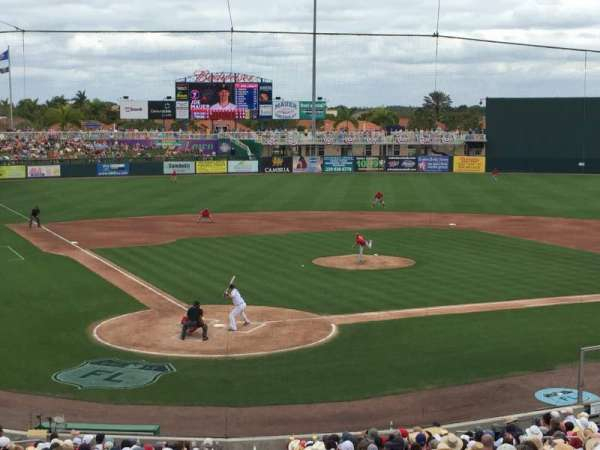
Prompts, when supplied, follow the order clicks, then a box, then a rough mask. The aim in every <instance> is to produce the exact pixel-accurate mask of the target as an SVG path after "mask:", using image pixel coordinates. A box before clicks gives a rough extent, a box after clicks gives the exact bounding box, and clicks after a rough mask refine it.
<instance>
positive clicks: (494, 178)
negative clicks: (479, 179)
mask: <svg viewBox="0 0 600 450" xmlns="http://www.w3.org/2000/svg"><path fill="white" fill-rule="evenodd" d="M498 175H500V171H499V170H498V169H496V168H494V170H492V180H494V181H498Z"/></svg>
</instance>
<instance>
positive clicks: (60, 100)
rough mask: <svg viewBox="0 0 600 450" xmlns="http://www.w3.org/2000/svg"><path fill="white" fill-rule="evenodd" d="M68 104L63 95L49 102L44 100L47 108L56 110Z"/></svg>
mask: <svg viewBox="0 0 600 450" xmlns="http://www.w3.org/2000/svg"><path fill="white" fill-rule="evenodd" d="M67 103H68V101H67V99H66V98H65V96H64V95H56V96H54V97H52V98H51V99H50V100H46V106H47V107H48V108H56V107H58V106H65V105H66V104H67Z"/></svg>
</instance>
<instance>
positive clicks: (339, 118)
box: [333, 106, 358, 128]
mask: <svg viewBox="0 0 600 450" xmlns="http://www.w3.org/2000/svg"><path fill="white" fill-rule="evenodd" d="M336 111H337V115H336V116H335V119H333V128H337V126H338V125H339V124H340V123H345V124H346V128H348V122H350V123H351V124H352V125H354V126H355V127H358V120H356V119H355V118H354V111H353V110H352V109H350V108H346V107H345V106H340V107H338V108H337V110H336Z"/></svg>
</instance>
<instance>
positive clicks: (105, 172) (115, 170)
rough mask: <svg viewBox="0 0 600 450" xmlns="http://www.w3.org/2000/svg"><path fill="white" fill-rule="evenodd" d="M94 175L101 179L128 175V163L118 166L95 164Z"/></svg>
mask: <svg viewBox="0 0 600 450" xmlns="http://www.w3.org/2000/svg"><path fill="white" fill-rule="evenodd" d="M96 175H98V176H101V177H106V176H123V175H129V163H119V164H103V163H98V164H96Z"/></svg>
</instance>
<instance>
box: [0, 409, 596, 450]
mask: <svg viewBox="0 0 600 450" xmlns="http://www.w3.org/2000/svg"><path fill="white" fill-rule="evenodd" d="M146 441H147V442H141V441H139V440H131V439H123V440H120V441H117V440H116V439H111V438H108V437H107V436H105V435H104V434H97V435H93V434H80V433H79V432H77V431H71V434H70V436H69V438H67V439H60V438H59V436H58V435H57V434H56V433H51V434H49V436H48V439H46V440H40V441H34V442H31V441H27V442H26V443H19V442H15V443H13V442H11V440H10V439H9V438H8V437H6V436H3V434H2V428H1V427H0V450H220V445H219V443H218V442H216V441H213V440H212V439H210V438H207V439H205V440H204V441H203V442H200V443H198V442H196V441H188V442H186V441H178V442H172V443H168V442H164V441H159V442H150V441H151V439H150V438H149V439H147V440H146ZM24 442H25V441H24ZM282 450H284V449H282ZM286 450H600V433H599V430H598V425H597V424H596V422H594V421H593V420H592V419H591V418H590V416H589V415H588V414H587V413H585V412H582V413H579V414H577V415H574V414H573V412H572V410H570V409H566V410H563V411H560V412H558V411H551V412H548V413H545V414H544V415H542V416H541V417H539V418H537V419H535V420H534V421H533V423H532V424H531V425H530V426H522V425H520V423H519V422H518V421H517V420H516V419H513V418H507V419H506V420H505V422H504V423H503V424H501V425H493V426H490V427H484V428H482V427H476V428H473V429H469V430H463V431H460V432H456V433H453V432H449V431H448V430H446V429H444V428H442V427H441V426H440V425H439V424H434V425H433V426H431V427H427V428H420V427H415V428H413V429H411V430H410V431H409V430H408V429H406V428H399V429H396V430H389V431H384V432H381V431H378V430H377V429H375V428H371V429H369V430H367V431H365V432H364V433H360V434H355V433H350V432H343V433H341V434H330V435H324V436H321V437H320V438H319V437H317V436H313V438H312V439H295V438H293V437H291V438H290V441H289V444H288V445H287V449H286Z"/></svg>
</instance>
